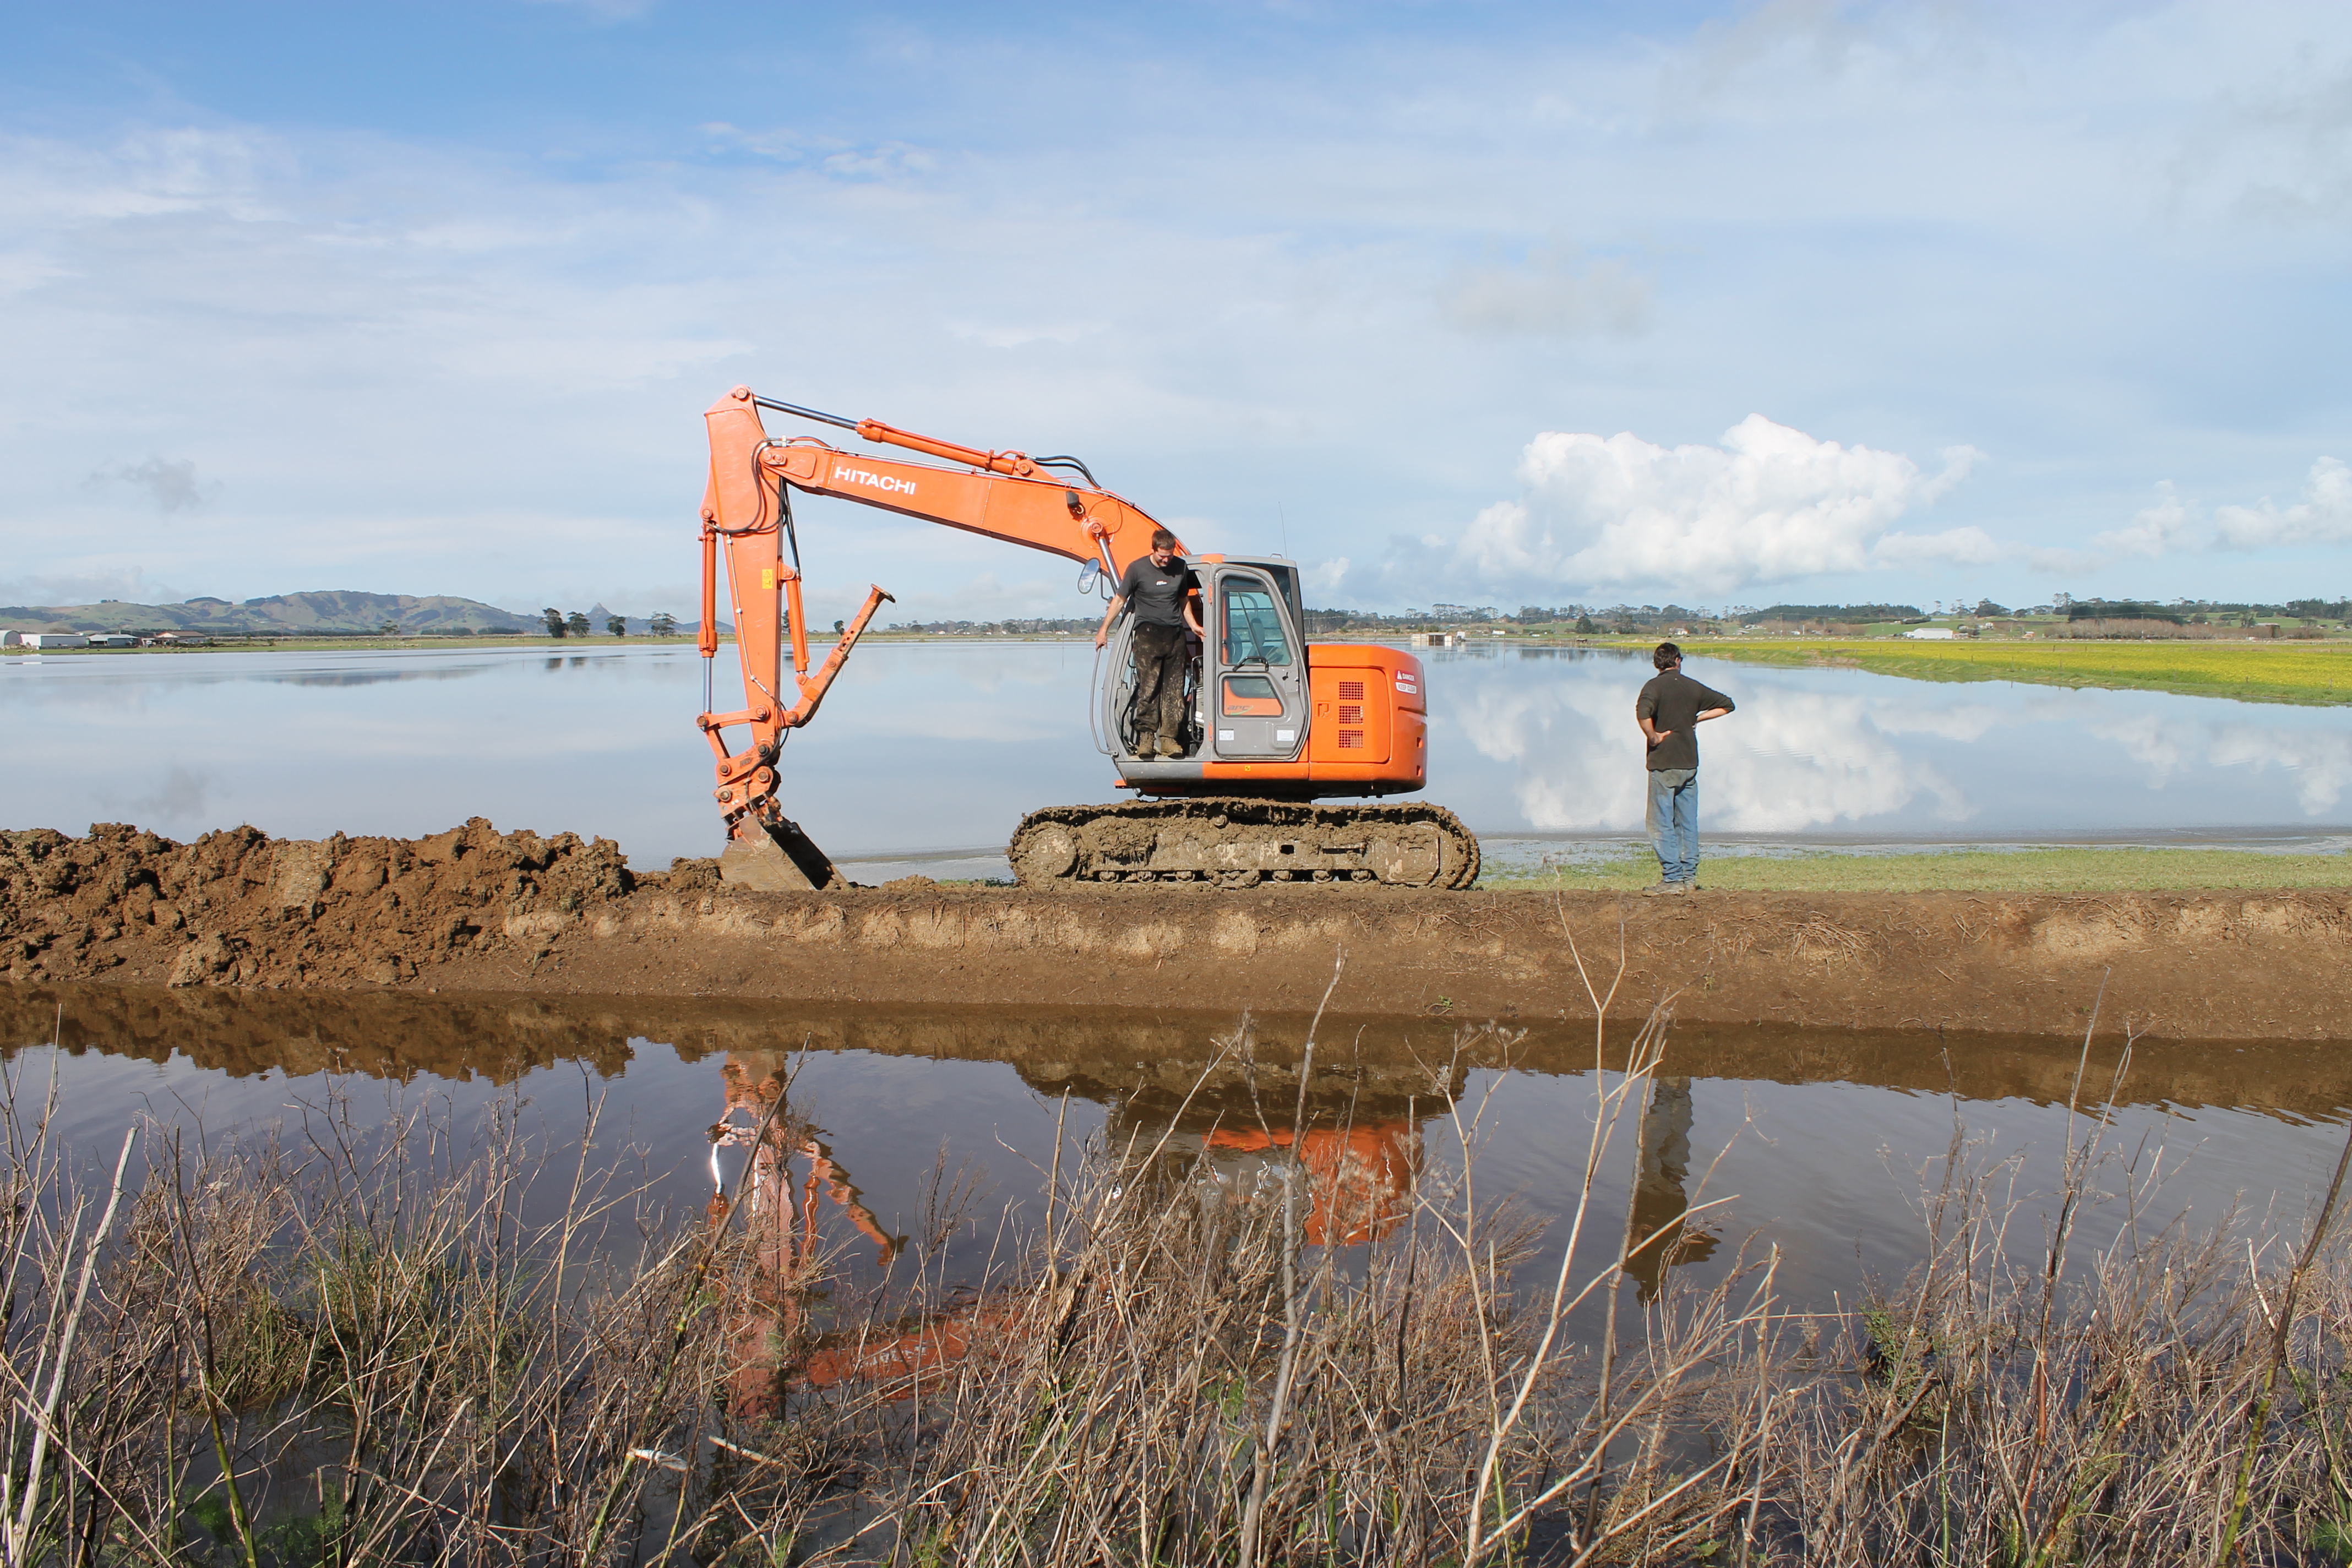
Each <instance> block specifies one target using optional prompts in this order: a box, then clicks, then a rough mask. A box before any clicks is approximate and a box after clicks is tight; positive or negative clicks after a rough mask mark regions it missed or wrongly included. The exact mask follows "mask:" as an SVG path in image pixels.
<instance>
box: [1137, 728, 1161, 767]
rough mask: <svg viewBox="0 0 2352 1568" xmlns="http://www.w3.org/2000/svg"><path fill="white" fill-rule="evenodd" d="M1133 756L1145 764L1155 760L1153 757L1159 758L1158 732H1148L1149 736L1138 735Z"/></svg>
mask: <svg viewBox="0 0 2352 1568" xmlns="http://www.w3.org/2000/svg"><path fill="white" fill-rule="evenodd" d="M1135 754H1136V756H1137V758H1138V759H1139V760H1140V761H1142V762H1147V763H1148V762H1150V761H1151V760H1152V759H1153V758H1155V757H1157V756H1159V755H1160V734H1159V731H1152V732H1150V734H1144V735H1138V736H1137V737H1136V738H1135Z"/></svg>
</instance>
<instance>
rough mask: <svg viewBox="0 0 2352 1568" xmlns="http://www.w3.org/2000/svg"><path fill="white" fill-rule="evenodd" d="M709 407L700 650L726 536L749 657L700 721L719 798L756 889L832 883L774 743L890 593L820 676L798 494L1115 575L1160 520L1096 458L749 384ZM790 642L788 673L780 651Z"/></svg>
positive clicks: (799, 718) (732, 860) (712, 639)
mask: <svg viewBox="0 0 2352 1568" xmlns="http://www.w3.org/2000/svg"><path fill="white" fill-rule="evenodd" d="M762 408H770V409H773V410H775V411H777V412H778V413H782V414H789V415H792V416H796V417H799V418H803V419H810V420H814V421H816V422H818V423H820V424H825V425H832V426H838V427H840V428H842V429H845V430H850V431H854V432H855V433H856V435H857V437H859V438H860V439H861V440H866V441H871V442H876V443H878V444H881V445H884V446H890V447H904V448H906V449H908V450H909V451H915V452H920V453H923V454H925V455H926V456H929V457H933V458H946V459H947V460H948V461H950V462H951V463H955V464H960V465H961V468H940V467H937V466H935V465H932V464H929V463H917V462H910V461H908V460H907V459H904V458H892V457H882V456H870V455H866V454H863V453H856V452H845V451H841V450H839V449H837V448H835V447H830V446H827V445H826V444H825V443H824V442H823V441H820V440H817V439H816V438H814V437H805V436H804V437H794V438H793V439H791V440H784V441H779V440H776V439H773V438H772V437H770V436H769V435H768V432H767V429H766V427H765V426H763V425H762V424H761V420H760V410H761V409H762ZM703 417H704V419H705V420H706V421H707V423H708V425H709V436H710V474H709V482H708V485H707V487H706V488H705V489H704V491H703V500H702V644H701V647H702V657H703V658H706V659H708V658H715V657H716V656H717V654H718V651H719V613H718V612H719V551H720V549H721V548H722V546H723V548H724V549H725V552H726V556H727V587H728V595H729V608H730V611H731V612H732V614H733V616H734V622H735V649H736V653H737V655H738V656H739V657H740V659H741V660H742V666H743V706H742V707H741V708H740V709H736V710H732V711H728V712H719V711H707V712H705V713H703V714H702V715H701V717H700V719H699V721H698V722H699V723H700V725H701V727H702V732H703V734H704V735H705V737H707V738H708V739H709V742H710V749H711V752H713V753H714V755H715V756H716V758H717V773H718V785H719V787H718V789H717V791H716V795H717V797H718V801H719V809H720V811H721V812H722V813H723V814H724V816H725V817H726V821H727V828H728V837H729V839H730V846H729V850H728V860H729V867H728V876H729V877H730V879H740V880H744V881H747V882H749V883H751V885H753V886H772V887H776V888H790V887H824V886H827V885H829V884H830V883H831V882H833V881H834V880H835V879H836V878H837V874H836V873H835V871H834V870H833V867H832V865H831V863H830V862H829V861H827V860H826V859H825V858H824V856H823V854H822V853H821V852H819V851H817V850H816V848H815V847H814V846H813V845H811V844H810V843H809V842H808V840H807V839H806V837H804V836H803V835H802V834H801V833H800V831H799V829H798V828H797V827H795V826H793V824H791V823H789V822H787V821H785V820H784V818H783V816H782V811H781V809H780V806H779V805H778V802H777V800H776V759H777V754H778V752H780V751H781V750H782V746H783V743H784V740H785V738H786V734H787V732H788V731H792V730H794V729H797V728H799V727H800V726H801V725H803V724H805V723H807V722H808V721H810V720H812V719H814V718H815V717H816V712H817V709H818V706H819V705H820V704H822V703H823V702H824V694H825V692H826V691H827V690H828V689H830V688H831V687H832V685H833V679H834V677H835V675H837V674H839V673H840V671H841V667H842V665H843V663H844V662H845V660H847V658H849V653H850V650H851V649H852V648H854V647H856V646H857V639H858V638H859V637H861V636H862V635H864V633H865V630H866V625H867V623H868V622H870V621H871V620H872V619H873V618H874V612H875V611H876V610H877V609H879V608H880V607H881V605H882V604H883V602H884V601H886V600H887V599H889V598H890V595H888V594H886V593H884V592H883V591H882V589H881V588H880V587H878V586H877V587H874V588H871V589H869V590H868V591H867V593H866V603H865V605H864V606H863V607H862V608H861V609H860V610H859V611H858V612H857V615H856V617H855V618H853V619H852V620H851V621H850V622H849V624H848V626H847V627H846V628H845V630H844V631H843V633H842V634H841V638H840V640H839V641H838V642H837V643H836V644H835V647H834V648H833V651H832V652H831V653H830V654H829V655H827V656H826V658H825V660H824V664H823V665H822V666H821V667H819V668H817V670H816V671H815V672H814V674H812V673H811V672H810V669H809V647H808V623H807V619H806V617H805V616H804V615H803V610H802V604H801V572H800V544H799V540H798V537H797V535H796V533H795V531H794V529H793V513H792V492H793V490H795V489H797V490H802V491H805V492H806V493H808V494H811V495H823V496H837V497H839V498H841V499H842V500H853V501H857V502H860V503H862V504H864V505H866V506H873V507H880V508H882V509H883V510H886V511H895V512H898V513H899V514H901V515H903V516H907V517H919V518H922V519H924V520H925V521H929V522H937V523H942V524H945V525H946V526H947V527H950V528H960V529H963V530H965V531H967V532H971V533H980V534H985V535H987V536H988V537H989V538H991V539H1001V540H1003V541H1005V542H1007V543H1010V544H1022V545H1026V546H1028V547H1029V548H1030V549H1032V550H1043V551H1046V552H1050V553H1052V554H1055V555H1065V556H1067V557H1069V558H1070V559H1071V560H1073V561H1082V562H1083V561H1097V562H1099V563H1101V564H1102V566H1103V568H1104V570H1105V571H1107V572H1108V573H1109V574H1111V575H1112V577H1113V578H1114V579H1116V578H1117V577H1118V574H1119V573H1120V572H1122V571H1124V570H1125V569H1126V567H1127V565H1128V563H1129V562H1131V561H1133V560H1134V559H1136V557H1138V556H1139V555H1142V554H1144V553H1146V552H1148V551H1149V550H1150V544H1151V533H1152V530H1153V529H1154V528H1156V527H1158V526H1159V525H1158V524H1157V523H1155V522H1154V521H1152V520H1151V518H1150V516H1148V515H1146V514H1145V512H1144V511H1143V510H1142V509H1141V508H1139V507H1137V506H1135V505H1134V504H1132V503H1131V502H1129V501H1127V500H1123V499H1121V498H1120V497H1118V496H1116V495H1113V494H1112V493H1111V492H1110V491H1108V490H1106V489H1102V488H1101V487H1100V486H1099V485H1097V484H1096V483H1095V482H1094V476H1093V475H1092V474H1090V473H1088V472H1087V468H1086V465H1085V464H1083V463H1080V462H1078V461H1077V460H1076V458H1031V457H1028V456H1027V455H1025V454H1024V453H1020V452H990V451H982V450H981V449H980V448H978V447H961V446H958V445H956V444H955V443H953V442H951V441H937V440H933V439H931V438H930V437H926V436H917V435H914V434H912V433H910V432H908V431H905V430H899V429H897V428H895V427H893V426H888V425H885V424H882V423H881V422H880V421H878V420H873V419H865V420H857V419H845V418H842V417H840V416H837V415H831V414H820V413H818V412H816V411H815V410H814V409H808V408H798V407H795V406H793V405H791V404H789V403H775V402H772V401H770V400H768V399H766V398H762V397H755V396H754V395H752V393H751V388H749V387H744V386H739V387H737V388H735V389H734V390H733V391H732V392H730V393H729V394H728V395H726V396H724V397H722V398H720V399H719V401H718V402H717V403H715V404H713V405H711V406H710V407H709V410H708V411H707V412H706V413H705V414H704V416H703ZM1065 476H1066V477H1065ZM787 638H789V640H790V642H791V646H792V670H791V679H790V681H789V683H788V682H787V681H786V679H785V671H784V663H783V652H784V644H785V642H786V640H787ZM737 727H745V728H748V729H749V730H750V731H751V736H750V739H749V740H748V741H747V742H745V743H744V744H743V745H742V746H741V747H740V748H739V749H733V750H730V747H729V745H728V742H727V739H726V731H728V730H730V729H733V728H737Z"/></svg>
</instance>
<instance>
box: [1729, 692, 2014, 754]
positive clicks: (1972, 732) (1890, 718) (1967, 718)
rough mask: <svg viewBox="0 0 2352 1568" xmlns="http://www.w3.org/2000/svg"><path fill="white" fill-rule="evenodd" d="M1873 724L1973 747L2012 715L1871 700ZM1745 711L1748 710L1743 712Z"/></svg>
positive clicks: (1974, 705)
mask: <svg viewBox="0 0 2352 1568" xmlns="http://www.w3.org/2000/svg"><path fill="white" fill-rule="evenodd" d="M1869 709H1870V721H1871V723H1872V724H1874V725H1875V726H1876V727H1877V729H1878V731H1879V732H1880V733H1881V734H1885V735H1933V736H1935V737H1936V738H1937V740H1941V741H1958V742H1960V743H1961V744H1962V745H1973V744H1974V743H1975V742H1979V741H1981V740H1983V739H1984V738H1985V737H1986V736H1987V735H1990V734H1991V733H1992V732H1993V731H1995V730H1997V729H1999V728H2000V726H2001V725H2002V724H2003V723H2004V722H2010V721H2011V716H2010V715H2008V714H2006V713H2003V712H2002V711H2001V710H2000V709H1998V708H1995V707H1994V706H1992V705H1991V704H1990V703H1989V702H1959V703H1955V704H1953V705H1952V706H1951V707H1949V708H1930V707H1924V706H1922V705H1920V704H1919V703H1916V702H1913V701H1908V700H1905V701H1895V700H1890V699H1888V698H1885V697H1874V698H1872V699H1871V700H1870V703H1869ZM1742 711H1743V712H1744V711H1745V710H1744V709H1743V710H1742Z"/></svg>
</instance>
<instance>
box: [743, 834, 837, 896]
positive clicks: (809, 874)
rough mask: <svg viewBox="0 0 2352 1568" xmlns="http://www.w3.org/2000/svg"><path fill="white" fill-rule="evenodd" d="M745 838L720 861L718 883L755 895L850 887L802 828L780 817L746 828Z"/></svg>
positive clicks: (816, 891)
mask: <svg viewBox="0 0 2352 1568" xmlns="http://www.w3.org/2000/svg"><path fill="white" fill-rule="evenodd" d="M744 833H745V835H746V837H741V838H738V839H735V840H733V841H731V842H730V843H729V845H728V846H727V848H726V850H725V852H724V853H722V854H721V855H720V856H719V880H720V881H722V882H731V883H733V884H734V885H735V886H736V887H739V888H749V889H751V890H752V891H753V892H755V893H824V892H835V891H838V890H840V889H844V888H846V887H848V886H849V881H848V879H846V878H845V877H844V876H842V874H841V873H840V871H839V870H837V869H835V866H834V864H833V861H832V859H831V858H830V857H828V856H827V855H826V854H825V852H824V850H822V849H820V848H818V847H816V846H815V845H814V843H812V842H810V840H809V836H808V835H807V834H805V833H803V832H802V831H801V828H800V824H798V823H796V822H790V821H787V820H785V819H784V818H782V817H781V816H780V817H777V818H775V819H774V820H773V821H772V822H765V823H761V822H750V823H746V824H745V825H744Z"/></svg>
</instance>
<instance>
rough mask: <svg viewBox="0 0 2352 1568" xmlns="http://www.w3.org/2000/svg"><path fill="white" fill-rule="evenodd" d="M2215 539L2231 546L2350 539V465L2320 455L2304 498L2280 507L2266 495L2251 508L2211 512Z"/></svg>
mask: <svg viewBox="0 0 2352 1568" xmlns="http://www.w3.org/2000/svg"><path fill="white" fill-rule="evenodd" d="M2213 521H2214V523H2215V525H2216V530H2215V531H2216V534H2217V537H2218V542H2220V543H2221V544H2223V545H2225V546H2227V547H2229V548H2231V549H2233V550H2259V549H2261V548H2262V547H2263V546H2264V545H2266V544H2342V543H2345V542H2347V541H2352V468H2346V467H2345V466H2344V464H2343V462H2342V460H2341V459H2339V458H2320V459H2319V460H2318V461H2317V462H2315V463H2314V464H2312V465H2311V477H2310V478H2309V479H2305V481H2304V486H2303V499H2302V500H2298V501H2296V502H2295V503H2294V505H2293V506H2281V505H2279V504H2278V503H2277V502H2276V501H2273V500H2271V498H2270V497H2268V496H2264V497H2263V499H2262V500H2259V501H2257V502H2255V503H2254V504H2253V505H2252V506H2225V507H2220V508H2217V509H2216V510H2214V513H2213Z"/></svg>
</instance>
